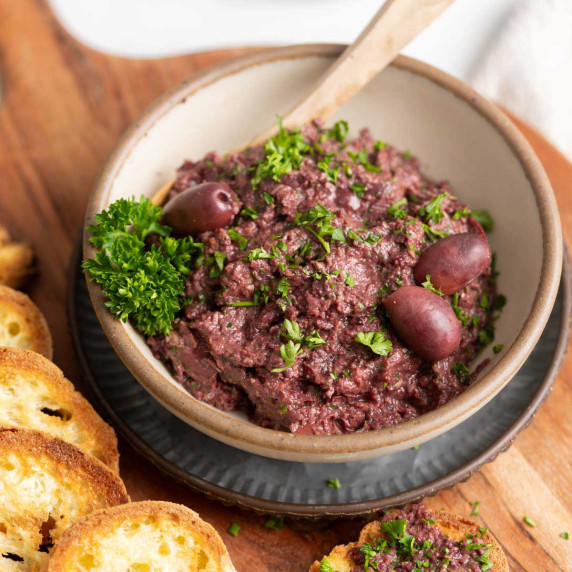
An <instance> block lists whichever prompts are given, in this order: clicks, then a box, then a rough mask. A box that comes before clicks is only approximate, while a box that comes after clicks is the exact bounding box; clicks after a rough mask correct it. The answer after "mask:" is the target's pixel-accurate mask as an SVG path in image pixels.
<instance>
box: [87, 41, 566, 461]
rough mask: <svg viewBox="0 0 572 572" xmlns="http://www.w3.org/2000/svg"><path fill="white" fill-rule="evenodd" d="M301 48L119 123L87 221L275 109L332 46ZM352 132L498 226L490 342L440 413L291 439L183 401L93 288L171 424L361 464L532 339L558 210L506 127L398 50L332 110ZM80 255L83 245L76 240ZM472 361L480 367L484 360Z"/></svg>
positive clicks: (259, 447) (493, 379) (120, 345)
mask: <svg viewBox="0 0 572 572" xmlns="http://www.w3.org/2000/svg"><path fill="white" fill-rule="evenodd" d="M341 50H342V47H341V46H323V45H309V46H297V47H291V48H281V49H277V50H268V51H265V52H263V53H258V54H256V55H253V56H247V57H245V58H241V59H239V60H233V61H231V62H227V63H223V64H221V65H218V66H215V67H213V68H209V69H208V70H206V71H204V72H202V73H200V74H198V75H195V76H193V77H191V78H189V79H188V80H186V81H184V82H182V83H181V84H179V85H178V86H176V87H175V88H174V89H173V90H171V91H170V92H168V93H167V94H165V95H164V96H163V97H161V98H160V99H159V100H157V101H156V102H155V103H154V104H153V105H152V106H151V107H150V108H149V109H148V110H147V111H146V112H145V113H144V114H143V116H142V117H141V118H140V119H139V120H138V121H137V122H136V123H135V124H134V125H133V126H131V127H130V129H129V130H128V131H127V132H126V134H125V135H124V136H123V138H122V139H121V140H120V142H119V143H118V145H117V147H116V148H115V150H114V152H113V153H112V155H111V156H110V158H109V160H108V162H107V163H106V165H105V167H104V169H103V171H102V173H101V176H100V177H99V180H98V182H97V184H96V186H95V189H94V191H93V194H92V196H91V198H90V201H89V205H88V209H87V215H86V223H90V222H92V220H93V217H94V214H95V213H97V212H100V211H101V210H102V209H103V208H105V207H106V206H107V205H109V204H110V203H111V202H113V201H115V200H117V199H118V198H120V197H130V196H132V195H136V196H138V195H141V194H144V195H147V196H152V195H153V194H154V193H155V192H156V191H157V190H158V189H159V188H160V187H162V186H163V185H165V183H167V182H168V181H169V180H171V179H172V178H173V176H174V172H175V169H176V168H177V167H178V166H179V165H180V164H181V163H182V161H183V160H184V159H186V158H189V159H198V158H200V157H201V156H203V155H204V154H205V153H207V152H208V151H211V150H215V149H216V150H218V151H219V152H221V153H224V152H226V151H230V150H232V149H235V148H237V147H240V146H241V145H243V144H244V143H245V142H246V141H248V140H249V139H251V138H252V137H253V136H254V135H256V134H257V133H259V132H261V131H264V130H265V129H266V128H268V127H269V126H270V125H271V124H272V122H273V121H274V117H275V115H276V114H277V113H278V114H281V113H285V112H286V111H287V110H288V109H289V108H290V107H291V106H292V105H293V104H294V103H295V102H296V101H297V100H298V99H299V98H300V97H301V96H302V95H303V94H304V92H305V91H306V90H308V89H309V88H310V87H311V85H312V84H313V82H314V81H315V80H316V78H317V77H318V76H319V75H320V74H321V73H323V72H324V71H325V70H326V69H327V67H328V66H329V65H330V64H331V63H332V62H333V61H334V59H335V58H336V57H337V55H339V53H340V52H341ZM341 118H343V119H346V120H347V121H348V122H349V124H350V127H351V128H352V131H353V134H356V132H357V129H359V128H360V127H362V126H368V127H370V128H371V130H372V132H373V134H374V136H375V137H376V138H379V139H383V140H384V141H388V142H390V143H391V144H393V145H395V146H397V147H398V148H401V149H403V150H406V149H408V150H411V152H412V153H413V154H414V155H416V156H417V157H419V158H420V159H421V161H422V164H423V166H424V172H425V173H426V174H427V175H428V176H429V177H431V178H433V179H437V180H442V179H446V180H448V181H450V182H451V184H452V186H453V189H454V190H455V193H456V195H457V196H458V197H459V198H460V199H461V201H465V202H467V203H468V204H469V205H471V206H472V207H473V208H474V209H488V210H489V211H490V212H491V214H492V216H493V219H494V221H495V229H494V231H493V232H492V233H491V234H490V235H489V241H490V244H491V247H492V249H493V251H495V252H496V253H497V259H498V264H497V266H498V269H499V270H500V273H501V274H500V277H499V279H498V288H499V291H500V292H502V293H504V294H505V295H506V296H507V298H508V303H507V305H506V307H505V309H504V311H503V313H502V316H501V317H500V319H499V320H498V322H497V324H496V343H500V344H504V348H505V349H504V350H503V351H502V352H501V353H499V354H497V355H494V354H493V353H492V351H491V348H490V347H489V348H488V350H487V351H486V352H485V353H484V354H483V356H482V358H481V359H490V363H489V365H488V366H487V367H486V368H485V369H484V370H483V371H482V372H481V374H480V376H479V379H478V380H477V382H476V383H475V384H473V385H472V386H471V387H470V388H469V389H467V391H465V392H464V393H463V394H462V395H460V396H458V397H457V398H455V399H453V400H452V401H450V402H449V403H448V404H446V405H445V406H443V407H441V408H439V409H438V410H436V411H433V412H430V413H428V414H426V415H423V416H421V417H419V418H418V419H415V420H413V421H409V422H406V423H403V424H401V425H398V426H395V427H390V428H386V429H380V430H376V431H370V432H365V433H356V434H350V435H336V436H312V435H292V434H288V433H284V432H280V431H273V430H269V429H263V428H261V427H258V426H257V425H254V424H253V423H251V422H249V421H248V419H247V417H246V416H245V415H244V414H242V413H236V412H222V411H219V410H217V409H215V408H214V407H211V406H209V405H206V404H204V403H201V402H199V401H197V400H196V399H194V398H193V397H192V396H190V395H189V394H188V393H187V392H186V391H185V390H184V389H183V388H182V387H181V386H180V385H179V384H178V383H177V382H176V381H175V380H174V379H173V378H172V376H171V375H170V374H169V372H168V371H167V369H166V368H165V367H164V366H163V364H162V363H160V362H159V361H157V360H156V359H155V358H154V357H153V356H152V354H151V352H150V350H149V348H148V347H147V345H146V343H145V340H144V339H143V337H142V336H141V335H140V334H138V333H137V332H136V331H135V330H134V329H133V328H132V327H131V326H130V325H129V324H123V323H121V322H118V321H116V320H115V319H113V317H112V316H111V315H110V314H109V313H108V312H107V310H106V308H105V307H104V299H103V296H102V293H101V291H100V290H99V288H98V287H96V286H94V285H93V284H90V285H89V288H90V295H91V297H92V301H93V303H94V306H95V309H96V311H97V314H98V317H99V319H100V321H101V323H102V325H103V328H104V330H105V332H106V334H107V335H108V337H109V338H110V340H111V342H112V343H113V345H114V347H115V349H116V351H117V352H118V353H119V355H120V357H121V358H122V360H123V361H124V362H125V364H126V365H127V366H128V367H129V369H130V370H131V371H132V372H133V374H134V375H135V377H136V378H137V379H138V380H139V381H140V383H141V384H142V385H143V386H144V387H145V388H146V389H147V390H148V391H149V392H150V393H151V394H152V395H153V396H154V397H155V398H156V399H158V400H159V401H160V402H161V403H162V404H163V405H164V406H165V407H167V408H168V409H169V410H171V411H172V412H173V413H175V414H176V415H178V416H179V417H180V418H181V419H183V420H185V421H186V422H187V423H189V424H190V425H192V426H193V427H195V428H197V429H198V430H200V431H203V432H205V433H207V434H208V435H211V436H212V437H214V438H216V439H219V440H221V441H224V442H226V443H227V444H229V445H232V446H235V447H239V448H241V449H245V450H247V451H251V452H254V453H257V454H261V455H266V456H270V457H275V458H279V459H288V460H292V461H311V462H335V461H350V460H357V459H364V458H368V457H373V456H377V455H383V454H389V453H392V452H395V451H399V450H402V449H406V448H409V447H413V446H415V445H418V444H420V443H422V442H424V441H426V440H428V439H431V438H432V437H435V436H437V435H439V434H441V433H443V432H444V431H447V430H448V429H450V428H452V427H454V426H455V425H457V424H458V423H460V422H461V421H463V420H464V419H466V418H467V417H468V416H470V415H471V414H473V413H474V412H476V411H477V410H478V409H479V408H480V407H482V406H483V405H484V404H485V403H486V402H487V401H489V400H490V399H492V398H493V397H494V396H495V395H496V394H497V393H498V392H499V391H500V390H501V389H502V387H503V386H504V385H505V384H506V383H508V382H509V381H510V379H511V378H512V376H513V375H514V374H515V373H516V371H517V370H518V368H519V367H520V366H521V365H522V364H523V362H524V360H525V359H526V358H527V356H528V355H529V353H530V352H531V350H532V348H533V347H534V345H535V344H536V342H537V340H538V338H539V336H540V335H541V333H542V330H543V328H544V326H545V324H546V321H547V319H548V317H549V314H550V310H551V308H552V305H553V303H554V300H555V296H556V293H557V288H558V282H559V278H560V272H561V261H562V239H561V231H560V223H559V218H558V212H557V209H556V204H555V201H554V197H553V195H552V191H551V189H550V185H549V183H548V180H547V178H546V175H545V173H544V171H543V169H542V166H541V165H540V163H539V161H538V159H537V158H536V157H535V155H534V153H533V151H532V150H531V148H530V147H529V146H528V144H527V143H526V141H525V140H524V138H523V137H522V136H521V135H520V133H519V132H518V131H517V129H516V128H515V127H514V126H513V125H512V123H511V122H510V121H509V120H508V119H507V118H506V117H505V116H504V115H503V114H502V113H501V112H500V111H499V110H498V109H496V108H495V107H494V106H493V105H492V104H490V103H489V102H487V101H486V100H484V98H482V97H480V96H479V95H478V94H476V93H475V92H474V91H473V90H471V89H470V88H469V87H467V86H465V85H464V84H462V83H461V82H459V81H458V80H455V79H454V78H451V77H450V76H447V75H446V74H445V73H443V72H440V71H439V70H436V69H434V68H431V67H429V66H427V65H424V64H421V63H420V62H417V61H415V60H411V59H408V58H404V57H400V58H398V59H397V60H396V61H395V63H394V64H393V65H392V66H391V67H389V68H388V69H386V70H385V71H383V72H382V73H381V74H380V75H379V76H378V77H376V78H375V79H374V80H373V82H372V83H371V84H370V85H368V86H367V87H366V88H365V89H364V90H363V91H362V92H361V93H359V94H358V95H357V96H356V97H355V98H354V99H352V100H351V101H350V102H349V103H347V104H346V105H344V106H343V107H342V108H341V109H340V110H339V112H338V113H337V115H336V117H334V118H333V119H332V121H334V120H336V119H341ZM84 254H85V255H86V256H90V255H91V254H92V250H91V247H90V246H89V244H88V243H87V233H86V236H85V237H84ZM480 361H481V360H478V362H476V363H480Z"/></svg>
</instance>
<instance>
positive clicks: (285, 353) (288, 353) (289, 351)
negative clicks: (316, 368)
mask: <svg viewBox="0 0 572 572" xmlns="http://www.w3.org/2000/svg"><path fill="white" fill-rule="evenodd" d="M303 353H304V350H303V349H302V344H300V343H297V344H295V343H294V342H293V341H292V340H289V341H288V343H286V344H282V345H281V346H280V357H281V358H282V361H283V362H284V367H275V368H274V369H273V370H272V372H273V373H281V372H283V371H285V370H287V369H288V368H289V367H292V366H293V365H294V361H295V360H296V358H297V357H298V356H299V355H300V354H303Z"/></svg>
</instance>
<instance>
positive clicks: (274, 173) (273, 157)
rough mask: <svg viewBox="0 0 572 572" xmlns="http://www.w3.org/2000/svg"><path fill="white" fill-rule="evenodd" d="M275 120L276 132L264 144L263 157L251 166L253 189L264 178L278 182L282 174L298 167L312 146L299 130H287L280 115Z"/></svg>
mask: <svg viewBox="0 0 572 572" xmlns="http://www.w3.org/2000/svg"><path fill="white" fill-rule="evenodd" d="M277 121H278V134H277V135H276V136H274V137H271V138H270V139H269V140H268V141H267V142H266V144H265V145H264V158H263V159H262V160H261V161H259V162H258V163H257V164H255V165H253V166H252V167H251V172H252V174H253V175H254V176H253V177H252V179H251V183H252V188H253V189H256V187H257V186H258V183H260V181H262V180H263V179H266V178H271V179H273V180H275V181H278V182H280V179H281V177H282V175H286V174H288V173H290V172H291V171H292V170H293V169H298V168H300V165H301V163H302V161H303V159H304V157H306V156H307V155H309V154H310V153H312V147H310V145H308V143H306V142H305V141H304V137H303V136H302V133H301V132H300V131H299V130H294V131H287V130H286V129H285V128H284V126H283V125H282V119H281V118H280V117H278V118H277Z"/></svg>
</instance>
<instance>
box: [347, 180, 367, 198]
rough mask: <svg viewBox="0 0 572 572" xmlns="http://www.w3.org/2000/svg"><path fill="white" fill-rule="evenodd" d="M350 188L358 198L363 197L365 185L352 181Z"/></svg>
mask: <svg viewBox="0 0 572 572" xmlns="http://www.w3.org/2000/svg"><path fill="white" fill-rule="evenodd" d="M350 190H351V191H352V192H353V193H355V194H356V195H357V197H358V198H360V199H363V192H364V191H365V185H362V184H361V183H354V184H353V185H351V186H350Z"/></svg>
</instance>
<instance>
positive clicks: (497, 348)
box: [493, 344, 504, 354]
mask: <svg viewBox="0 0 572 572" xmlns="http://www.w3.org/2000/svg"><path fill="white" fill-rule="evenodd" d="M503 348H504V345H503V344H497V345H496V346H493V354H498V353H500V352H502V350H503Z"/></svg>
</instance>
